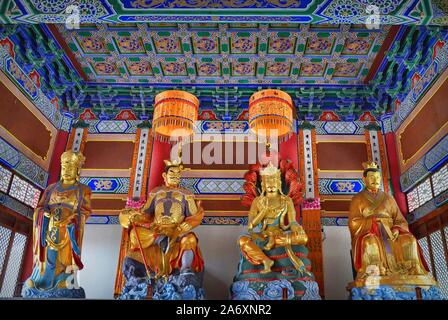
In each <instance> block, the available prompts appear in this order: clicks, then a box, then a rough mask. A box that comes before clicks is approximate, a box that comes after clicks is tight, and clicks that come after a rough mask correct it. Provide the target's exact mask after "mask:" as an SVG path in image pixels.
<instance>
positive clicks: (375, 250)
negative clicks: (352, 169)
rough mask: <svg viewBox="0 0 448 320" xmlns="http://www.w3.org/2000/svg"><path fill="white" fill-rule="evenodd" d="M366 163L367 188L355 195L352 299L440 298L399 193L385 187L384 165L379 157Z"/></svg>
mask: <svg viewBox="0 0 448 320" xmlns="http://www.w3.org/2000/svg"><path fill="white" fill-rule="evenodd" d="M363 166H364V172H363V181H364V184H365V188H364V190H362V191H361V192H359V193H358V194H356V195H355V196H354V197H353V198H352V201H351V203H350V212H349V223H348V225H349V229H350V234H351V237H352V255H353V265H354V269H355V271H356V278H355V280H354V281H353V282H352V283H350V284H349V285H348V287H347V289H348V290H349V291H350V296H351V299H353V300H408V299H412V300H415V299H423V300H432V299H437V300H438V299H441V294H440V289H439V288H438V285H437V282H436V281H435V280H434V278H433V276H432V275H431V274H430V272H429V268H428V265H427V264H426V261H425V258H424V256H423V251H422V249H421V248H420V246H419V243H418V242H417V239H416V238H415V237H414V235H412V233H411V232H410V231H409V226H408V223H407V222H406V219H405V218H404V217H403V214H402V213H401V212H400V209H399V207H398V205H397V203H396V201H395V199H394V198H393V197H392V196H391V195H389V194H387V193H386V192H384V191H382V190H381V171H380V168H379V167H378V165H377V164H376V163H375V162H365V163H363Z"/></svg>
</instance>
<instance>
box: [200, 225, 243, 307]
mask: <svg viewBox="0 0 448 320" xmlns="http://www.w3.org/2000/svg"><path fill="white" fill-rule="evenodd" d="M246 229H247V227H246V226H226V225H218V226H210V225H201V226H198V227H197V228H196V229H194V231H195V233H196V234H197V236H198V238H199V246H200V248H201V251H202V255H203V257H204V262H205V274H204V289H205V298H206V299H208V300H212V299H228V298H229V289H230V286H231V284H232V282H233V277H234V276H235V274H236V272H237V270H238V262H239V259H240V253H239V252H240V251H239V248H238V244H237V241H238V238H239V236H240V234H241V233H242V232H243V231H244V230H246Z"/></svg>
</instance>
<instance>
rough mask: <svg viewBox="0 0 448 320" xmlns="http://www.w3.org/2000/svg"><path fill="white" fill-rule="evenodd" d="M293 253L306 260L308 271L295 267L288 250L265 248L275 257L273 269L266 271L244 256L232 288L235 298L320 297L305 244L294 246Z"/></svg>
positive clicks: (270, 255)
mask: <svg viewBox="0 0 448 320" xmlns="http://www.w3.org/2000/svg"><path fill="white" fill-rule="evenodd" d="M292 250H293V252H295V254H296V256H298V257H299V258H300V259H301V260H302V262H303V263H304V265H305V267H306V269H307V270H308V273H302V272H300V271H298V270H296V269H295V268H294V265H293V264H292V262H291V261H290V259H289V257H288V255H287V253H286V251H285V249H284V248H283V247H278V248H274V249H271V250H269V251H265V253H266V255H267V256H268V257H270V259H272V260H274V265H273V266H272V272H270V273H266V274H263V273H261V271H262V270H263V266H262V265H258V266H255V265H253V264H251V263H250V262H249V261H247V259H246V258H244V257H243V256H242V257H241V260H240V263H239V266H238V269H239V270H238V273H237V275H236V276H235V278H234V280H233V284H232V286H231V288H230V298H231V299H232V300H320V299H321V298H320V295H319V286H318V284H317V282H316V281H315V279H314V275H313V274H312V273H311V271H310V270H311V263H310V260H309V259H308V258H307V255H308V249H307V248H306V247H305V246H301V245H293V246H292Z"/></svg>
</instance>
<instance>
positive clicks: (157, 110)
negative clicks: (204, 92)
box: [152, 90, 199, 142]
mask: <svg viewBox="0 0 448 320" xmlns="http://www.w3.org/2000/svg"><path fill="white" fill-rule="evenodd" d="M198 111H199V99H198V98H197V97H196V96H194V95H193V94H191V93H189V92H186V91H181V90H167V91H163V92H161V93H159V94H158V95H156V97H155V101H154V115H153V123H152V127H153V129H154V134H155V136H156V138H158V139H159V140H161V141H164V142H170V141H171V142H176V141H178V140H186V139H188V138H189V137H190V136H191V135H192V134H193V131H194V128H195V122H196V121H197V119H198Z"/></svg>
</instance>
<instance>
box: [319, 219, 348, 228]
mask: <svg viewBox="0 0 448 320" xmlns="http://www.w3.org/2000/svg"><path fill="white" fill-rule="evenodd" d="M320 222H321V224H322V226H324V227H327V226H342V227H346V226H348V218H346V217H331V218H330V217H322V218H320Z"/></svg>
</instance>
